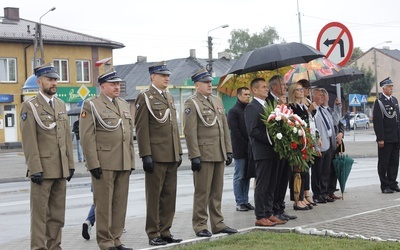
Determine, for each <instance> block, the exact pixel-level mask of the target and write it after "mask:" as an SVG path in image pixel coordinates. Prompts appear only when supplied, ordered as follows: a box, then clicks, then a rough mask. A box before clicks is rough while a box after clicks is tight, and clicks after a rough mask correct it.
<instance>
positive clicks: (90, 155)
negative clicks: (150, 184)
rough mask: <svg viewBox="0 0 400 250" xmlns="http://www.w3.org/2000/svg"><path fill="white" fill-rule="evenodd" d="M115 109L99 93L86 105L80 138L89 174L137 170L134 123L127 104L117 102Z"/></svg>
mask: <svg viewBox="0 0 400 250" xmlns="http://www.w3.org/2000/svg"><path fill="white" fill-rule="evenodd" d="M115 100H116V102H117V105H118V107H116V106H115V105H114V104H113V103H112V102H111V101H110V100H109V99H108V97H107V96H106V95H104V94H103V93H100V94H99V95H98V96H96V97H91V98H89V99H87V100H86V101H85V102H84V103H83V107H82V112H81V116H80V122H79V134H80V139H81V145H82V150H83V154H84V155H85V157H86V167H87V169H88V170H91V169H94V168H98V167H101V168H102V169H105V170H114V171H122V170H131V169H135V157H134V148H133V147H134V146H133V120H132V116H131V113H130V111H129V105H128V103H127V102H126V101H125V100H124V99H122V98H119V97H118V98H115Z"/></svg>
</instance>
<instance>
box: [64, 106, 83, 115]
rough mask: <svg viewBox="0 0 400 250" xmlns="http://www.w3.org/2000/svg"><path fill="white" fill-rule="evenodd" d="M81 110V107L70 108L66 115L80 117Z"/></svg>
mask: <svg viewBox="0 0 400 250" xmlns="http://www.w3.org/2000/svg"><path fill="white" fill-rule="evenodd" d="M81 109H82V107H75V108H72V109H70V110H69V111H68V112H67V115H69V116H73V115H80V113H81Z"/></svg>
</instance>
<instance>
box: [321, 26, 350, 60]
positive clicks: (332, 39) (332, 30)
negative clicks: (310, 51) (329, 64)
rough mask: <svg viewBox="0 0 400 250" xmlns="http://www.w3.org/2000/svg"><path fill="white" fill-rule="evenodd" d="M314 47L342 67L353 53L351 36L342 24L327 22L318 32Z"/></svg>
mask: <svg viewBox="0 0 400 250" xmlns="http://www.w3.org/2000/svg"><path fill="white" fill-rule="evenodd" d="M316 47H317V50H319V51H321V52H322V53H324V54H325V55H326V56H325V57H326V58H328V59H329V60H331V61H333V62H335V63H337V64H338V65H339V66H342V67H343V66H344V65H345V64H346V63H347V62H348V61H349V60H350V58H351V54H352V53H353V37H352V36H351V34H350V31H349V29H347V28H346V26H344V25H343V24H341V23H338V22H332V23H328V24H327V25H325V26H324V27H323V28H322V30H321V31H320V32H319V35H318V39H317V46H316Z"/></svg>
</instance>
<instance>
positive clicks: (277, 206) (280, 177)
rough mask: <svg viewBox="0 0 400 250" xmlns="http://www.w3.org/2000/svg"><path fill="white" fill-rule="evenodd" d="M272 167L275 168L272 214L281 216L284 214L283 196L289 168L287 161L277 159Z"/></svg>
mask: <svg viewBox="0 0 400 250" xmlns="http://www.w3.org/2000/svg"><path fill="white" fill-rule="evenodd" d="M274 165H275V167H276V168H277V177H276V179H277V183H276V187H275V193H274V204H273V210H274V214H282V213H283V212H285V196H286V190H287V187H288V183H289V177H290V167H289V164H288V162H287V160H285V159H279V158H278V157H277V160H276V164H274Z"/></svg>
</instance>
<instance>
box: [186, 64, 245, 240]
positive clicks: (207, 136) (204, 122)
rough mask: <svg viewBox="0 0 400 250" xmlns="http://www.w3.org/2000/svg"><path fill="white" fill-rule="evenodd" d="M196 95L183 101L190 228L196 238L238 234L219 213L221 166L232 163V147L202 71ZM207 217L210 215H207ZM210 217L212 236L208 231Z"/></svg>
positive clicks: (222, 112) (218, 101)
mask: <svg viewBox="0 0 400 250" xmlns="http://www.w3.org/2000/svg"><path fill="white" fill-rule="evenodd" d="M192 80H193V82H194V86H195V88H196V92H195V94H194V95H192V96H190V97H189V98H188V99H187V100H186V101H185V109H184V110H185V114H184V115H183V116H184V117H183V118H184V121H185V124H184V125H185V129H184V133H185V139H186V145H187V148H188V151H189V159H190V160H191V162H192V171H193V181H194V197H193V217H192V226H193V230H194V231H195V233H196V235H197V236H199V237H211V236H212V233H213V234H218V233H228V234H233V233H237V232H238V231H237V230H236V229H233V228H230V227H228V226H227V225H226V224H225V222H224V216H223V215H222V212H221V200H222V193H223V187H224V170H225V166H224V162H225V164H226V165H227V166H228V165H229V164H231V163H232V145H231V137H230V135H229V128H228V122H227V121H226V116H225V109H224V106H223V104H222V101H221V99H220V98H218V97H217V96H214V95H212V84H211V81H212V80H213V78H212V77H211V75H210V73H209V72H207V71H206V70H205V69H201V70H200V71H198V72H196V73H195V74H194V75H193V76H192ZM208 214H209V215H208ZM208 217H210V222H211V223H210V224H211V232H212V233H211V232H210V231H208V229H207V227H208V226H207V222H208Z"/></svg>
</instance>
